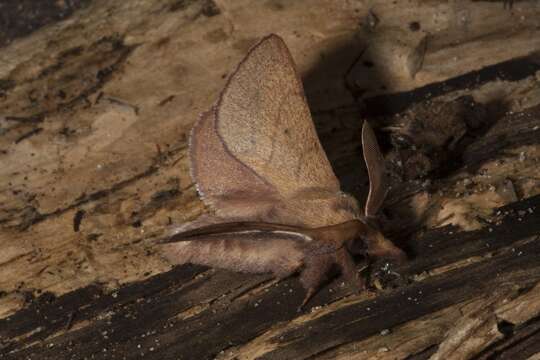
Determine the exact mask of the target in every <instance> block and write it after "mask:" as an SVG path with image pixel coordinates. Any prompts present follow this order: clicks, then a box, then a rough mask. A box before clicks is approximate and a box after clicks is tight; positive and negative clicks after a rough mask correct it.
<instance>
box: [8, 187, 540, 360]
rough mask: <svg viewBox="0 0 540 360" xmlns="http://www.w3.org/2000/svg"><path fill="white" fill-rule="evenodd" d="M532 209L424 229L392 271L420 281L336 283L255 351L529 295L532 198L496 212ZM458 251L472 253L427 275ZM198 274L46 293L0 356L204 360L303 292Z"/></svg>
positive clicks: (19, 319)
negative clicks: (353, 288) (454, 227)
mask: <svg viewBox="0 0 540 360" xmlns="http://www.w3.org/2000/svg"><path fill="white" fill-rule="evenodd" d="M528 208H532V209H535V211H534V212H533V213H532V214H530V215H528V216H526V217H525V218H523V219H522V221H519V220H518V219H517V216H516V215H509V216H508V217H507V218H506V219H505V220H504V222H503V223H502V224H501V225H499V226H497V227H496V230H495V231H493V232H489V231H487V230H486V231H479V232H475V233H466V234H460V233H457V234H453V235H448V234H444V233H443V232H440V231H437V232H435V233H434V234H428V235H427V236H426V237H425V238H423V239H422V243H424V244H425V245H426V246H422V247H418V248H417V249H415V253H416V255H415V257H414V258H413V259H412V261H411V263H410V265H408V266H405V267H404V268H402V269H399V270H398V271H399V273H400V274H402V276H404V277H409V279H410V280H409V281H413V278H414V275H415V274H424V275H423V276H422V280H419V281H413V282H412V283H411V284H409V285H402V286H399V287H397V288H395V289H393V290H392V289H388V290H385V291H383V292H382V293H379V294H378V295H377V296H376V297H373V296H367V298H366V295H365V294H364V295H361V296H354V297H352V298H351V297H349V298H347V299H346V300H345V301H344V300H339V299H341V298H343V296H345V295H347V294H348V293H349V290H348V289H343V288H340V287H339V285H337V287H336V286H335V285H336V284H334V286H333V287H331V288H330V289H329V290H330V291H324V292H323V293H322V294H321V295H320V296H317V297H316V299H315V302H314V303H313V305H319V304H327V303H333V302H335V301H338V302H337V303H335V304H333V305H330V306H329V307H328V308H323V309H321V310H318V311H315V312H313V313H311V314H307V315H304V316H301V317H299V318H297V319H296V320H295V321H293V322H291V323H290V324H289V325H285V326H283V327H282V328H280V326H278V329H279V330H278V331H277V332H276V333H275V334H274V335H273V336H271V337H269V338H267V339H266V341H265V345H264V346H261V348H260V349H266V351H263V350H260V351H261V354H260V355H261V358H268V359H285V358H294V359H301V358H308V357H310V356H316V355H318V354H324V352H326V351H328V350H329V349H332V348H335V347H338V346H339V345H342V344H347V343H349V342H352V341H359V340H362V339H366V338H368V337H370V336H374V335H376V334H378V333H380V332H381V331H383V330H384V329H392V328H394V327H396V326H399V325H400V324H404V323H406V322H408V321H410V320H414V319H417V318H420V317H422V316H426V315H429V314H431V313H434V312H436V311H439V310H442V309H444V308H446V307H449V306H452V305H455V304H459V303H463V302H465V301H470V300H472V299H479V298H485V297H487V298H489V296H490V294H492V292H493V291H495V292H497V291H500V290H503V289H504V288H507V287H508V286H510V289H511V290H512V292H511V293H513V294H514V295H512V296H514V297H515V296H516V294H517V293H518V292H519V291H521V292H526V291H527V289H529V288H530V287H531V286H533V285H534V284H536V283H538V281H539V280H540V262H538V253H539V252H540V248H539V246H540V241H539V240H538V233H539V232H540V212H539V211H537V209H538V208H540V197H535V198H531V199H529V200H526V201H522V202H520V203H517V204H515V205H512V206H510V207H507V208H506V209H503V210H504V211H510V210H511V211H512V214H513V212H514V211H520V210H522V209H528ZM430 245H433V246H430ZM465 259H471V260H472V259H475V260H472V261H471V262H470V265H468V266H467V265H464V266H461V267H458V268H456V269H454V270H448V271H447V272H442V273H439V274H437V275H433V276H431V275H429V272H430V271H432V270H436V269H437V268H439V267H441V266H444V265H446V264H450V263H455V262H456V261H460V260H465ZM203 271H204V269H203V268H199V267H192V266H187V267H186V266H184V267H179V268H177V269H176V270H175V271H173V272H170V273H167V274H164V275H160V276H157V277H154V278H152V279H150V280H147V281H145V282H142V283H137V284H134V285H130V286H127V287H124V288H121V289H119V290H118V291H116V292H114V293H112V294H104V293H103V292H102V291H100V290H99V289H98V288H96V287H90V288H86V289H82V290H78V291H76V292H74V293H71V294H68V295H65V296H62V297H60V298H58V299H56V298H54V297H51V296H46V295H44V296H42V297H41V298H38V299H36V300H35V301H34V302H33V303H32V305H31V306H30V307H29V308H28V309H25V310H22V311H20V312H18V313H17V314H16V315H14V316H12V317H10V318H8V319H5V320H2V322H1V326H0V329H1V330H0V338H2V339H3V346H4V348H3V350H2V351H3V355H4V356H5V357H6V358H36V359H37V358H39V359H53V358H57V359H58V358H69V357H71V356H75V357H76V358H84V357H90V356H91V355H92V354H97V353H99V354H103V355H102V356H103V358H107V357H108V356H109V355H110V354H117V356H120V355H119V354H121V356H125V357H126V358H131V357H135V356H139V355H140V353H144V354H145V356H146V357H147V358H155V359H179V358H185V359H192V358H197V359H204V358H212V357H214V356H216V355H218V354H219V353H220V352H221V351H222V350H226V349H227V348H229V347H231V346H237V345H242V344H244V343H246V342H247V343H249V341H252V340H253V339H254V338H256V337H257V336H260V335H262V334H263V333H265V332H266V331H269V330H270V329H271V328H273V327H275V326H276V325H277V324H280V323H281V322H283V321H290V320H293V319H294V318H295V317H297V316H298V314H297V313H296V310H295V309H296V306H297V305H298V304H299V303H300V301H301V300H302V297H303V293H302V291H301V290H300V287H299V285H298V283H297V280H296V279H291V280H288V281H285V282H282V283H279V284H275V285H274V284H271V283H269V286H268V287H266V288H265V289H261V290H258V291H256V292H255V293H251V294H250V296H246V295H245V294H246V292H247V293H249V287H251V286H253V285H254V284H257V283H261V282H265V281H267V280H265V279H264V278H262V277H255V276H246V275H238V274H234V273H228V272H221V271H216V272H213V271H212V272H210V273H208V272H203ZM197 274H201V277H200V278H197V276H196V275H197ZM246 281H247V282H246ZM250 283H251V285H249V284H250ZM270 284H271V285H270ZM246 288H247V289H246ZM17 339H24V341H20V340H19V341H17ZM32 344H33V345H32ZM139 345H140V347H139ZM151 349H152V350H151ZM105 353H106V354H105ZM239 353H240V354H242V352H241V351H240V352H239ZM111 356H112V355H111ZM241 357H242V356H241Z"/></svg>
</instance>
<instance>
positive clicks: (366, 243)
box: [349, 219, 407, 263]
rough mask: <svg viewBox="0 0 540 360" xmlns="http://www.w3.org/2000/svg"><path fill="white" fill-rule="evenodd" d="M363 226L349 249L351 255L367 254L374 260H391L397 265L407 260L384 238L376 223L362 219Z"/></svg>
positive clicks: (401, 252) (399, 250)
mask: <svg viewBox="0 0 540 360" xmlns="http://www.w3.org/2000/svg"><path fill="white" fill-rule="evenodd" d="M363 224H364V227H363V228H362V230H361V231H359V233H358V238H357V240H356V241H355V242H354V243H353V244H352V248H349V251H350V252H351V253H359V252H360V253H367V255H369V256H373V257H375V258H383V259H391V260H395V261H397V262H399V263H402V262H404V261H405V260H406V259H407V256H406V255H405V253H404V252H403V251H402V250H401V249H399V248H398V247H396V246H395V245H394V244H393V243H392V242H391V241H390V240H388V239H387V238H386V237H385V236H384V234H383V233H382V231H381V230H380V228H379V226H378V224H377V222H375V221H374V220H373V219H364V221H363ZM358 240H360V241H358ZM360 244H361V245H360Z"/></svg>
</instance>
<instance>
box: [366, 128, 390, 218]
mask: <svg viewBox="0 0 540 360" xmlns="http://www.w3.org/2000/svg"><path fill="white" fill-rule="evenodd" d="M362 150H363V152H364V160H365V162H366V167H367V170H368V175H369V194H368V197H367V200H366V206H365V215H366V217H374V216H375V215H376V214H377V212H378V211H379V209H380V208H381V206H382V204H383V202H384V198H385V197H386V193H387V191H388V187H387V181H386V173H385V168H384V157H383V156H382V154H381V150H380V148H379V144H378V143H377V138H376V137H375V133H374V132H373V129H372V128H371V126H370V125H369V123H368V122H367V121H364V125H363V126H362Z"/></svg>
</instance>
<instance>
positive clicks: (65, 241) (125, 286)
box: [0, 0, 540, 359]
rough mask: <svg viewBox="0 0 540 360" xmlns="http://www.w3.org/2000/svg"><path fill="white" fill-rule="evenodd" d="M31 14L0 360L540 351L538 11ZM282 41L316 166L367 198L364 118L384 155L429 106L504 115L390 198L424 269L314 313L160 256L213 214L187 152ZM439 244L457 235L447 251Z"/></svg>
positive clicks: (430, 8) (8, 37)
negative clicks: (261, 52)
mask: <svg viewBox="0 0 540 360" xmlns="http://www.w3.org/2000/svg"><path fill="white" fill-rule="evenodd" d="M30 3H31V2H21V6H20V7H9V6H8V7H6V8H3V9H2V10H5V11H4V12H3V14H11V15H13V16H14V17H13V19H15V18H16V19H17V21H16V23H13V22H9V21H8V22H3V23H1V24H0V29H2V30H3V31H2V34H1V36H0V44H2V45H3V47H2V48H0V105H1V109H0V161H1V163H2V167H1V168H0V226H1V230H0V247H1V248H0V250H1V251H0V316H1V317H5V319H3V320H0V357H5V358H14V359H18V358H31V359H32V358H33V359H47V358H51V359H64V358H65V359H69V358H73V359H80V358H82V359H84V358H85V357H86V358H92V357H93V358H124V357H125V358H134V357H141V354H144V356H145V357H148V358H156V359H176V358H186V359H191V358H212V357H214V356H217V357H218V358H223V359H227V358H230V359H232V358H235V357H238V358H254V357H256V356H259V357H262V358H278V359H282V358H306V357H308V356H310V355H312V356H313V357H315V358H327V359H330V358H340V359H351V358H353V359H354V358H356V359H366V358H373V359H387V358H388V359H390V358H391V359H393V358H411V359H427V358H430V357H432V356H439V358H445V356H446V357H447V358H448V356H450V355H448V354H449V352H448V351H449V350H448V349H452V347H451V346H452V344H455V343H458V344H460V345H461V347H462V349H464V350H463V351H465V350H466V351H468V353H465V352H461V353H455V355H454V358H466V357H467V356H469V355H470V356H471V357H472V356H473V355H472V354H474V356H475V357H476V358H480V359H492V358H497V357H500V358H508V359H522V358H523V359H525V358H527V357H529V356H532V355H533V354H534V353H536V352H538V343H539V342H540V341H539V335H538V334H539V333H540V331H539V326H540V325H539V321H538V314H537V313H536V315H535V313H534V311H535V310H534V309H535V306H537V304H538V303H539V302H540V301H539V300H538V273H539V269H538V266H539V265H538V257H536V258H535V252H536V253H538V250H539V249H538V240H537V238H536V236H537V235H538V233H539V229H538V227H539V226H540V225H539V223H540V221H539V219H538V212H537V210H536V209H537V207H538V205H539V202H540V200H539V199H538V197H534V196H535V195H536V194H538V193H540V178H539V176H538V170H537V169H538V163H539V161H540V148H539V145H538V143H539V142H540V130H539V129H540V116H539V112H540V110H539V106H540V105H539V104H540V85H539V82H540V75H539V74H540V72H539V71H540V65H539V61H538V55H537V54H538V51H540V35H539V29H540V28H539V21H540V20H539V19H540V3H539V2H538V1H516V2H514V6H513V7H512V9H511V10H509V9H504V8H503V5H502V3H501V2H497V1H473V2H470V1H451V2H448V1H414V2H403V4H401V3H400V2H398V3H396V2H394V1H391V0H388V1H386V0H385V1H379V2H377V3H376V4H375V3H374V4H367V2H365V1H333V0H332V1H330V0H317V1H315V2H313V1H309V2H308V1H296V2H285V1H278V0H276V1H273V0H271V1H265V2H260V1H248V0H242V1H236V0H234V1H228V0H219V1H210V0H200V1H196V0H195V1H184V0H181V1H178V0H174V1H172V0H171V1H153V0H146V1H138V2H123V1H99V0H95V1H70V2H56V1H54V2H53V1H51V2H46V1H44V2H43V4H41V3H40V6H39V7H34V8H32V9H33V10H34V12H29V11H28V10H29V7H28V6H29V4H30ZM47 4H48V5H47ZM10 11H12V12H10ZM25 16H28V18H25ZM32 16H34V17H32ZM40 16H41V17H40ZM25 21H26V22H25ZM6 24H8V25H12V26H11V27H10V28H9V31H7V30H6V29H8V28H2V26H4V25H6ZM270 32H277V33H279V34H280V35H281V36H282V37H284V38H285V40H286V42H287V44H288V46H289V47H290V48H291V51H292V53H293V56H294V58H295V60H296V62H297V64H298V68H299V70H300V72H301V73H302V75H303V80H304V84H305V88H306V94H307V97H308V101H309V103H310V107H311V110H312V113H313V116H314V120H315V123H316V125H317V130H318V132H319V135H320V138H321V141H322V143H323V146H324V148H325V150H326V151H327V153H328V155H329V158H330V160H331V162H332V165H333V166H334V169H335V171H336V173H337V175H338V176H339V178H340V180H341V182H342V185H343V187H344V189H346V190H347V191H350V192H353V193H354V194H355V195H357V196H359V197H360V198H362V196H365V183H364V180H365V173H364V171H363V169H362V167H361V165H360V163H361V161H360V159H361V154H360V148H359V145H360V143H359V136H358V134H359V129H360V126H361V122H360V121H359V118H360V117H361V116H362V117H364V118H368V119H369V120H370V121H371V123H372V124H374V125H375V127H376V128H377V130H378V135H379V137H380V139H381V140H382V142H383V145H384V147H385V151H386V152H388V153H390V152H392V151H393V150H394V147H393V146H394V144H393V143H392V141H391V140H389V138H390V136H388V135H387V134H386V133H384V129H383V127H384V125H392V124H393V122H394V121H395V118H394V116H397V117H400V116H402V115H403V114H405V113H406V112H411V111H412V116H411V118H414V115H415V114H417V113H418V112H415V110H414V108H415V106H420V107H422V108H424V109H425V108H430V107H432V105H433V104H434V103H435V102H437V103H441V102H442V103H443V104H444V103H447V104H449V106H452V104H454V103H455V101H454V100H455V99H457V98H459V97H461V96H464V95H467V96H471V97H473V98H474V103H475V104H477V105H478V106H479V107H483V106H485V107H486V109H487V108H488V105H490V104H494V103H495V104H498V105H500V107H501V108H502V109H503V110H504V111H502V112H501V113H500V114H499V113H497V114H496V116H491V115H492V114H493V113H490V112H489V111H488V112H486V113H487V114H488V115H490V116H487V118H490V119H492V120H493V121H492V122H490V123H489V124H488V125H489V126H486V127H485V128H484V129H482V131H473V132H467V133H466V134H465V135H464V137H463V139H464V141H463V142H461V143H460V145H461V146H460V147H457V148H456V149H455V150H454V154H453V157H452V160H453V164H452V167H451V168H449V169H443V170H448V171H442V172H439V173H437V174H434V173H432V174H428V175H427V176H425V177H423V178H420V179H413V180H407V179H400V180H403V181H401V182H397V184H398V185H397V187H396V188H395V189H394V190H393V192H392V194H390V195H391V196H390V198H389V202H388V204H389V205H388V206H387V209H386V216H387V222H388V223H390V224H392V223H395V224H398V225H399V226H395V228H393V229H391V230H392V231H391V233H392V234H394V237H395V239H396V242H397V243H399V244H400V245H401V246H403V247H404V248H406V249H407V251H408V253H409V254H410V255H411V261H410V262H409V263H408V264H407V265H406V266H404V267H402V268H392V267H391V266H390V267H389V266H387V265H386V264H384V263H383V264H375V266H374V267H373V268H372V271H371V278H372V284H373V286H375V287H376V288H378V289H379V291H378V292H377V293H376V294H361V295H354V294H351V293H350V292H349V290H348V289H347V288H343V287H341V286H340V282H339V280H338V281H336V282H334V283H332V284H331V285H329V287H328V288H327V289H326V290H325V291H323V292H322V293H321V294H320V295H319V296H317V297H316V298H315V299H314V302H313V304H312V305H313V306H314V309H313V310H312V311H311V312H308V313H307V314H297V313H296V312H295V309H296V306H297V305H298V304H299V302H300V299H301V298H302V296H303V293H302V290H301V288H300V286H299V285H298V281H297V280H296V279H294V278H293V279H290V280H287V281H285V282H282V283H278V284H276V283H275V282H274V281H272V280H271V279H270V278H269V277H266V276H247V275H243V274H236V273H229V272H224V271H217V270H214V269H207V268H203V267H196V266H183V267H177V268H174V269H173V270H171V271H169V269H170V267H169V265H168V264H167V263H166V262H164V261H163V260H162V259H160V258H159V257H158V256H156V255H155V253H154V249H153V247H152V245H151V242H148V241H147V240H148V239H149V238H151V237H154V236H159V235H160V234H161V233H162V232H163V231H164V230H166V229H167V228H168V227H169V226H171V225H174V224H178V223H182V222H183V221H186V220H190V219H193V218H195V217H196V216H198V215H199V214H201V213H203V212H204V211H207V209H204V208H203V207H202V205H201V203H200V202H199V201H198V200H197V198H196V194H195V191H194V188H193V186H192V183H191V179H190V178H189V165H188V161H187V157H186V149H187V144H186V139H187V133H188V131H189V129H190V126H191V124H192V123H193V122H194V121H195V119H196V118H197V116H198V113H200V112H201V111H203V110H205V109H207V108H208V107H209V106H210V105H211V103H212V101H214V99H215V98H216V97H217V94H218V92H219V90H220V88H221V87H222V85H223V83H224V81H225V78H226V75H227V73H228V72H229V71H230V70H231V69H232V68H233V67H234V65H235V63H236V62H237V61H238V60H239V59H240V58H241V57H242V56H243V55H244V54H245V52H246V50H247V49H248V48H249V46H250V45H251V44H253V42H254V41H256V40H257V39H258V38H260V37H261V36H263V35H266V34H268V33H270ZM411 109H413V110H411ZM409 115H411V114H409ZM406 150H407V151H409V150H410V149H409V148H408V149H406ZM397 173H398V175H399V171H398V172H397ZM427 183H429V184H428V185H425V184H427ZM525 198H529V199H528V200H522V201H517V200H518V199H525ZM424 200H425V201H424ZM508 203H512V204H511V205H507V206H508V207H506V208H504V207H503V208H502V210H501V213H500V215H497V213H496V211H495V216H494V214H491V210H493V209H494V208H497V207H499V206H501V205H504V204H508ZM419 204H420V205H419ZM529 208H531V209H533V213H532V214H531V213H530V212H529ZM433 209H435V210H433ZM437 209H439V210H437ZM428 210H429V211H428ZM430 211H435V214H428V213H430ZM506 211H508V212H509V214H507V216H506V218H504V219H501V218H502V217H503V216H504V215H505V212H506ZM425 214H428V215H429V216H428V215H425ZM428 217H429V221H423V220H425V219H426V218H428ZM519 218H521V220H519ZM402 219H403V220H404V221H403V222H402V223H401V222H400V220H402ZM500 221H502V223H501V224H499V225H497V224H498V223H499V222H500ZM444 224H454V225H455V227H442V228H439V229H432V228H433V227H435V226H440V225H444ZM459 226H461V227H465V228H467V227H469V228H482V230H480V231H475V232H462V231H459V228H458V227H459ZM396 234H397V236H396ZM399 234H406V236H404V235H402V236H400V235H399ZM535 260H536V261H535ZM396 274H397V275H396ZM439 288H440V289H441V290H440V291H439V290H438V289H439ZM420 291H421V293H420ZM507 304H511V305H513V306H514V305H515V306H514V307H513V308H515V309H521V307H522V306H524V305H527V309H525V310H523V311H521V312H519V313H518V314H515V313H511V312H508V311H509V309H507V308H506V306H507ZM520 316H521V317H520ZM465 329H469V330H468V332H465ZM463 334H466V336H462V335H463ZM460 336H462V337H461V338H460ZM473 340H474V341H478V344H481V345H474V344H473V345H471V342H473ZM467 341H469V343H468V342H467ZM445 351H446V352H445ZM450 358H451V357H450Z"/></svg>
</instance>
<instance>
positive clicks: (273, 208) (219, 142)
mask: <svg viewBox="0 0 540 360" xmlns="http://www.w3.org/2000/svg"><path fill="white" fill-rule="evenodd" d="M362 144H363V152H364V160H365V162H366V164H367V169H368V176H369V180H370V189H369V194H368V198H367V201H366V204H365V207H364V211H363V214H362V212H361V211H360V208H359V206H358V202H357V200H356V199H355V198H353V197H352V196H351V195H348V194H345V193H344V192H342V191H341V190H340V185H339V182H338V179H337V178H336V176H335V175H334V172H333V170H332V167H331V166H330V163H329V161H328V158H327V156H326V153H325V152H324V150H323V148H322V146H321V144H320V142H319V139H318V137H317V133H316V131H315V126H314V124H313V121H312V119H311V114H310V111H309V108H308V106H307V103H306V99H305V96H304V90H303V87H302V82H301V80H300V77H299V75H298V73H297V71H296V68H295V64H294V61H293V59H292V56H291V54H290V52H289V50H288V48H287V46H286V45H285V43H284V41H283V39H281V38H280V37H279V36H277V35H273V34H272V35H269V36H267V37H265V38H263V39H262V40H261V41H260V42H259V43H257V44H256V45H255V46H254V47H252V48H251V50H250V51H249V52H248V54H247V55H246V56H245V58H244V59H243V60H242V61H241V62H240V64H239V65H238V66H237V68H236V70H235V71H234V72H233V73H232V74H231V76H230V77H229V79H228V81H227V83H226V85H225V88H224V89H223V91H222V92H221V94H220V96H219V98H218V100H217V102H216V103H215V105H214V106H213V107H212V109H211V110H210V111H208V112H206V113H204V114H202V115H201V117H200V118H199V120H198V121H197V122H196V123H195V125H194V126H193V129H192V131H191V136H190V145H189V154H190V159H191V175H192V178H193V180H194V182H195V184H196V186H197V190H198V193H199V196H200V198H201V199H202V201H203V202H204V203H205V204H206V205H207V206H208V207H210V208H211V209H212V210H213V213H212V214H211V215H203V216H201V217H199V218H198V219H197V220H195V221H193V222H191V223H188V224H185V225H183V226H181V227H180V228H177V229H175V230H173V231H172V233H171V234H170V236H168V237H167V238H166V239H164V240H162V241H161V244H160V247H161V248H160V250H161V253H162V254H163V255H164V257H166V258H167V259H168V260H169V261H171V262H172V263H175V264H184V263H193V264H202V265H207V266H211V267H216V268H224V269H229V270H234V271H239V272H247V273H272V274H273V275H274V276H276V277H277V278H279V279H283V278H286V277H289V276H291V275H294V274H299V277H300V282H301V284H302V285H303V287H304V288H305V289H306V290H307V292H306V295H305V298H304V300H303V302H302V305H301V307H303V306H304V305H305V304H306V303H307V302H308V301H309V300H310V299H311V297H312V296H313V295H314V294H316V292H317V291H318V290H319V289H320V287H321V286H322V285H323V284H324V283H325V282H326V281H328V280H329V279H330V276H331V275H332V274H335V271H336V270H338V271H340V272H341V273H342V275H343V276H344V278H345V279H346V280H347V281H348V282H349V283H351V284H352V285H354V286H355V288H358V289H362V288H364V281H363V280H362V279H361V278H360V276H359V275H358V273H357V271H356V268H355V263H354V261H353V257H352V255H354V254H358V253H362V254H365V253H366V252H367V254H368V255H371V256H376V257H384V258H390V259H395V260H398V261H402V260H404V259H405V254H404V252H403V251H402V250H400V249H399V248H397V247H396V246H394V245H393V244H392V242H390V241H389V240H388V239H386V238H385V237H384V236H383V234H382V233H381V232H380V231H379V230H378V228H377V226H375V224H376V221H375V216H376V214H377V212H378V210H379V208H380V207H381V205H382V203H383V200H384V198H385V195H386V192H387V187H386V182H385V171H384V159H383V157H382V155H381V152H380V149H379V146H378V144H377V140H376V138H375V134H374V132H373V130H372V129H371V127H370V126H369V124H368V123H367V122H364V124H363V128H362Z"/></svg>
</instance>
